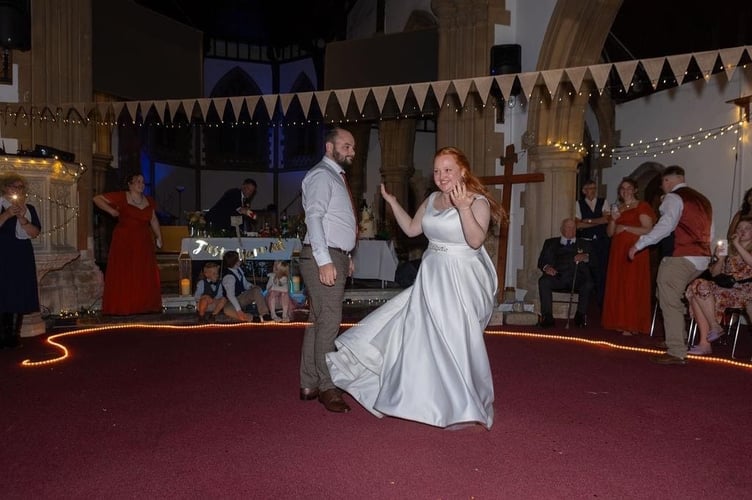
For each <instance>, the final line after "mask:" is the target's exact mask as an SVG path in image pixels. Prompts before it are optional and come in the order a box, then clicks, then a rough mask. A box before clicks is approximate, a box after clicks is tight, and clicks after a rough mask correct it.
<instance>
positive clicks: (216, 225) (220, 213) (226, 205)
mask: <svg viewBox="0 0 752 500" xmlns="http://www.w3.org/2000/svg"><path fill="white" fill-rule="evenodd" d="M256 187H257V186H256V181H254V180H253V179H246V180H244V181H243V184H241V186H240V187H239V188H232V189H228V190H227V191H225V194H223V195H222V197H221V198H220V199H219V200H217V202H216V203H215V204H214V206H213V207H211V208H210V209H209V211H208V212H207V214H206V221H207V222H208V223H210V224H211V225H212V228H213V229H228V230H231V231H232V230H233V227H232V225H231V224H230V220H231V217H233V216H237V215H242V216H243V225H242V226H241V227H240V229H241V230H243V231H250V228H251V225H252V223H253V222H252V218H253V211H252V210H251V201H253V197H254V196H256Z"/></svg>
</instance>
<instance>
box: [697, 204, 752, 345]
mask: <svg viewBox="0 0 752 500" xmlns="http://www.w3.org/2000/svg"><path fill="white" fill-rule="evenodd" d="M709 270H710V276H707V275H703V276H702V277H699V278H697V279H695V280H694V281H692V282H691V283H690V284H689V286H688V287H687V291H686V297H687V301H689V307H690V312H691V314H692V316H693V317H694V318H695V321H696V322H697V328H698V330H699V332H700V338H699V341H698V343H697V345H695V346H694V347H692V348H691V349H690V350H689V351H688V353H689V354H695V355H698V356H705V355H708V354H712V353H713V348H712V347H711V345H710V344H711V342H715V341H716V340H718V339H719V338H721V337H722V336H723V335H725V334H726V332H725V330H724V329H723V327H722V326H721V321H722V320H723V315H724V314H725V312H726V309H729V308H732V309H743V308H745V307H746V306H747V304H748V303H749V302H750V301H752V217H749V216H748V217H742V218H741V219H739V221H738V223H737V225H736V232H735V233H734V234H733V235H732V236H731V248H729V246H728V241H726V240H720V241H718V243H717V244H716V248H715V258H714V259H713V263H712V264H711V265H710V268H709ZM719 274H726V275H729V276H732V277H733V278H734V281H735V283H733V286H732V287H731V288H726V287H723V286H721V285H719V284H718V283H716V282H715V281H714V279H713V278H714V277H716V276H718V275H719ZM748 280H749V281H748Z"/></svg>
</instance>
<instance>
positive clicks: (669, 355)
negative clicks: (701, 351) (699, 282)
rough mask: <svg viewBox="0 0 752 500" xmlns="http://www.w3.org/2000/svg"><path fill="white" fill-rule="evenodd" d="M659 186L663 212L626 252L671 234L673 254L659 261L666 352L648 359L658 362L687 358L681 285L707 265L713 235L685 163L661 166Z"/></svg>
mask: <svg viewBox="0 0 752 500" xmlns="http://www.w3.org/2000/svg"><path fill="white" fill-rule="evenodd" d="M662 177H663V184H662V185H661V188H662V189H663V192H664V193H666V195H665V196H664V198H663V202H662V203H661V206H660V207H659V209H658V210H659V211H660V213H661V218H660V219H658V222H657V223H656V224H655V226H653V229H652V230H651V231H650V232H649V233H647V234H643V235H642V236H640V238H639V239H638V240H637V243H635V244H634V245H633V246H632V248H630V249H629V258H630V259H632V258H634V256H635V254H636V253H637V252H639V251H640V250H642V249H644V248H645V247H647V246H650V245H654V244H656V243H658V242H659V241H661V240H662V239H663V238H665V237H666V236H669V235H671V233H672V232H673V234H674V245H673V251H672V254H671V256H667V257H663V259H662V260H661V264H660V266H659V267H658V279H657V282H658V303H659V304H660V306H661V311H662V312H663V323H664V325H665V330H666V347H667V349H668V350H667V352H666V353H665V354H661V355H659V356H654V357H652V358H650V359H651V361H653V362H655V363H658V364H661V365H685V364H687V359H686V357H687V340H686V338H687V335H686V331H685V325H684V303H683V302H682V300H683V298H684V290H685V289H686V288H687V285H688V284H689V282H690V281H692V280H693V279H695V278H696V277H697V276H699V275H700V273H701V272H702V271H703V270H704V269H707V267H708V263H709V262H710V241H711V240H712V238H713V208H712V207H711V205H710V202H709V201H708V199H707V198H706V197H705V196H703V195H702V194H700V193H699V192H697V191H695V190H694V189H692V188H690V187H689V186H687V184H686V183H685V182H684V169H683V168H681V167H679V166H676V165H672V166H670V167H666V170H664V171H663V176H662Z"/></svg>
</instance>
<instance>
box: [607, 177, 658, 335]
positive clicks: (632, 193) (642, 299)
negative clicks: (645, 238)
mask: <svg viewBox="0 0 752 500" xmlns="http://www.w3.org/2000/svg"><path fill="white" fill-rule="evenodd" d="M636 195H637V182H635V181H634V180H633V179H630V178H624V179H622V181H621V182H620V183H619V188H618V197H617V199H618V200H619V201H618V203H614V204H613V206H612V207H611V213H610V216H609V220H608V226H607V228H606V231H607V233H608V235H609V236H610V237H611V251H610V254H609V259H608V271H607V273H606V293H605V297H604V300H603V312H602V315H601V325H602V326H603V328H605V329H608V330H617V331H620V332H621V333H622V335H632V334H633V333H647V332H649V331H650V321H651V298H650V296H651V289H650V288H651V287H650V254H649V253H647V252H643V253H641V254H638V255H637V256H636V257H635V259H634V260H630V259H629V256H628V254H629V249H630V247H632V245H634V244H635V242H637V239H638V238H639V237H640V235H643V234H646V233H648V232H650V230H651V229H652V228H653V224H654V223H655V213H654V212H653V209H652V208H651V207H650V205H649V204H648V203H647V202H644V201H640V200H638V199H637V196H636Z"/></svg>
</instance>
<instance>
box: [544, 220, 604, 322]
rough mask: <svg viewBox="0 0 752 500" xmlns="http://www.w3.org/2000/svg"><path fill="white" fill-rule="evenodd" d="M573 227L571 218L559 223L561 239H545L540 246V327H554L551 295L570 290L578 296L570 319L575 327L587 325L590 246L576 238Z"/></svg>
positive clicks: (575, 226) (573, 222)
mask: <svg viewBox="0 0 752 500" xmlns="http://www.w3.org/2000/svg"><path fill="white" fill-rule="evenodd" d="M576 234H577V225H576V222H575V220H574V219H564V220H563V221H562V222H561V236H557V237H554V238H549V239H547V240H546V241H545V242H544V243H543V249H542V250H541V254H540V257H538V269H540V270H541V271H543V275H542V276H541V277H540V279H539V280H538V293H539V296H540V303H541V316H542V317H541V326H542V327H549V326H553V325H554V316H553V313H552V310H553V305H552V302H553V300H552V292H553V291H566V292H570V291H571V290H572V280H574V279H575V271H576V272H577V276H576V281H574V289H575V291H576V292H578V293H579V300H578V301H577V313H576V314H575V316H574V324H575V325H576V326H587V309H588V303H589V302H590V293H591V292H592V290H593V278H592V275H591V273H590V265H591V257H592V247H591V244H590V241H588V240H585V239H582V238H580V239H577V237H576Z"/></svg>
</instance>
